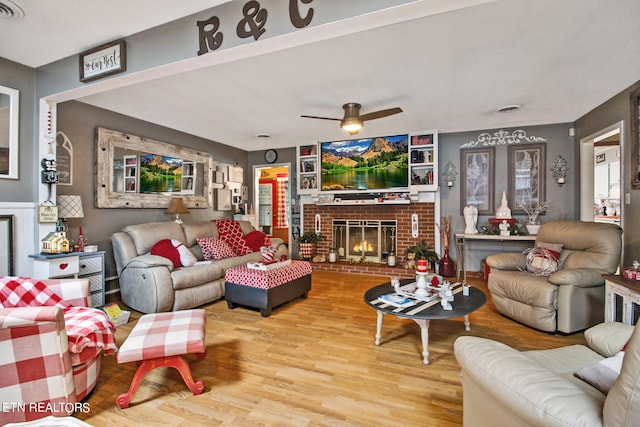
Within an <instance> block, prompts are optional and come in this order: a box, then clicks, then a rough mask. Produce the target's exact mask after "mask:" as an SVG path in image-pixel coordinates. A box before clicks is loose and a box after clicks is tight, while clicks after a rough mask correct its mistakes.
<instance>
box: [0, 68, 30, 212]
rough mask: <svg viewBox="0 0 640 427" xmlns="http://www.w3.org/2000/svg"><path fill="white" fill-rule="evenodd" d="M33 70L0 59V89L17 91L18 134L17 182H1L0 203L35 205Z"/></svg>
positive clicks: (5, 180)
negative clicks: (4, 87)
mask: <svg viewBox="0 0 640 427" xmlns="http://www.w3.org/2000/svg"><path fill="white" fill-rule="evenodd" d="M35 83H36V82H35V70H34V69H33V68H30V67H26V66H24V65H20V64H18V63H16V62H12V61H9V60H6V59H4V58H0V85H2V86H6V87H10V88H13V89H17V90H19V91H20V133H19V135H18V139H19V145H20V147H19V153H18V162H19V166H18V174H19V175H18V179H17V180H15V179H0V202H35V200H34V194H35V184H36V183H37V178H38V176H39V170H38V168H39V166H36V165H38V159H37V145H36V144H34V140H35V136H34V135H35V129H36V126H37V120H36V108H35V100H34V92H35Z"/></svg>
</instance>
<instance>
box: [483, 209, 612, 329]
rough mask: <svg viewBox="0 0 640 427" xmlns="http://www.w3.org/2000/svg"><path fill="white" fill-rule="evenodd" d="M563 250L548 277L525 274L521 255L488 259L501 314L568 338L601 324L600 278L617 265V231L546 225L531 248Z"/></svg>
mask: <svg viewBox="0 0 640 427" xmlns="http://www.w3.org/2000/svg"><path fill="white" fill-rule="evenodd" d="M540 242H544V243H560V244H562V245H563V247H562V253H561V256H560V260H559V268H558V270H557V271H556V272H554V273H552V274H551V275H549V276H543V275H536V274H532V273H529V272H528V271H527V264H526V255H525V254H522V253H517V254H513V253H511V254H496V255H491V256H489V257H487V265H488V266H489V267H490V268H491V272H490V274H489V291H490V292H491V296H492V299H493V303H494V304H495V306H496V308H497V310H498V311H499V312H500V313H502V314H503V315H505V316H507V317H510V318H511V319H514V320H516V321H518V322H520V323H523V324H525V325H527V326H531V327H532V328H535V329H539V330H542V331H546V332H556V331H559V332H563V333H567V334H569V333H573V332H576V331H580V330H583V329H586V328H588V327H590V326H593V325H595V324H597V323H600V322H602V321H603V320H604V279H603V278H602V275H603V274H613V273H615V272H616V270H617V268H618V265H619V263H620V254H621V251H622V229H621V228H620V227H619V226H617V225H615V224H608V223H597V222H586V221H550V222H547V223H545V224H543V225H542V226H541V227H540V231H539V233H538V235H537V237H536V244H538V243H540Z"/></svg>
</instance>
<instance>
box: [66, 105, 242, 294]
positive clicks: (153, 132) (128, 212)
mask: <svg viewBox="0 0 640 427" xmlns="http://www.w3.org/2000/svg"><path fill="white" fill-rule="evenodd" d="M96 127H105V128H108V129H113V130H118V131H122V132H126V133H131V134H133V135H137V136H142V137H146V138H150V139H154V140H157V141H161V142H167V143H170V144H175V145H179V146H182V147H187V148H191V149H195V150H199V151H202V152H205V153H210V154H212V155H213V158H214V160H216V161H219V162H224V163H230V164H235V163H236V162H237V163H238V165H239V166H240V167H242V168H243V169H244V180H245V182H248V179H250V175H251V172H250V170H249V167H248V161H247V152H246V151H244V150H240V149H237V148H234V147H230V146H228V145H224V144H220V143H217V142H214V141H210V140H206V139H203V138H199V137H196V136H193V135H189V134H185V133H182V132H178V131H176V130H173V129H169V128H166V127H162V126H158V125H155V124H153V123H148V122H145V121H141V120H138V119H135V118H132V117H128V116H123V115H121V114H116V113H114V112H112V111H108V110H104V109H101V108H97V107H93V106H90V105H87V104H84V103H81V102H78V101H70V102H65V103H61V104H58V131H59V132H63V133H64V134H65V135H66V136H67V137H68V138H69V139H70V140H71V143H72V145H73V185H72V186H63V185H58V186H57V192H58V194H78V195H80V196H82V203H83V208H84V214H85V218H83V219H69V220H68V226H69V233H70V235H71V237H72V238H73V239H77V235H78V227H79V226H82V230H83V233H84V234H85V236H86V237H87V238H88V240H89V244H94V245H98V249H99V250H103V251H106V256H105V264H106V266H105V270H106V276H107V277H109V276H113V275H115V274H116V272H115V271H116V270H115V261H114V259H113V251H112V247H111V235H112V234H113V233H115V232H117V231H121V230H122V229H123V228H124V227H126V226H127V225H131V224H142V223H147V222H155V221H170V220H171V217H170V216H169V215H165V213H164V209H153V208H149V209H98V208H95V201H94V199H95V185H96V184H95V173H96V168H95V162H96V153H95V149H96V140H95V129H96ZM225 217H231V212H220V211H214V210H213V209H212V208H211V209H191V213H190V214H187V215H182V218H183V219H184V221H185V222H190V221H197V220H211V219H217V218H225ZM114 287H117V285H114V284H112V283H107V291H108V290H109V289H111V288H114Z"/></svg>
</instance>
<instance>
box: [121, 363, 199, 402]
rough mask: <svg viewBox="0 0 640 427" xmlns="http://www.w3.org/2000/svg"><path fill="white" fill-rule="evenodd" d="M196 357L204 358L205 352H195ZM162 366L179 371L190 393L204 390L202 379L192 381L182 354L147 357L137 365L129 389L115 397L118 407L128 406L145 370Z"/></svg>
mask: <svg viewBox="0 0 640 427" xmlns="http://www.w3.org/2000/svg"><path fill="white" fill-rule="evenodd" d="M197 356H198V359H204V358H205V356H206V353H199V354H197ZM162 367H170V368H175V369H177V370H178V372H180V375H181V376H182V379H183V380H184V382H185V384H186V385H187V387H189V390H191V393H193V394H194V395H198V394H200V393H202V392H203V391H204V383H203V382H202V381H194V380H193V377H192V376H191V368H189V364H188V363H187V361H186V360H185V359H184V357H182V356H168V357H160V358H158V359H149V360H143V361H142V363H140V365H139V366H138V369H137V370H136V373H135V375H134V376H133V380H132V381H131V385H130V386H129V391H128V392H126V393H122V394H121V395H120V396H118V398H117V399H116V404H117V405H118V406H119V407H120V409H124V408H128V407H129V403H130V402H131V399H133V396H134V395H135V394H136V391H138V387H139V386H140V383H141V382H142V379H143V378H144V376H145V375H146V374H147V372H149V371H151V370H152V369H155V368H162Z"/></svg>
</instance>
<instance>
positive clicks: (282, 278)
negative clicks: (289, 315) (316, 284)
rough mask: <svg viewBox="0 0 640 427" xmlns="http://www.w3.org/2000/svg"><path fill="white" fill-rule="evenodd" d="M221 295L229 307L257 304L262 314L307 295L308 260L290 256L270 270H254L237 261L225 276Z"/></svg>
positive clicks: (309, 271) (309, 282)
mask: <svg viewBox="0 0 640 427" xmlns="http://www.w3.org/2000/svg"><path fill="white" fill-rule="evenodd" d="M224 280H225V283H224V299H225V300H226V301H227V306H228V307H229V308H236V307H237V306H239V305H242V306H246V307H251V308H257V309H259V310H260V314H261V315H262V317H268V316H269V315H270V314H271V310H272V309H273V308H274V307H277V306H279V305H281V304H284V303H287V302H290V301H292V300H294V299H296V298H298V297H300V298H302V299H305V298H307V296H308V294H309V291H310V290H311V264H310V263H308V262H306V261H298V260H292V261H291V264H288V265H284V266H282V267H278V268H273V269H271V270H266V271H262V270H253V269H250V268H248V267H247V266H246V265H239V266H237V267H233V268H230V269H228V270H227V272H226V273H225V276H224Z"/></svg>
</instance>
